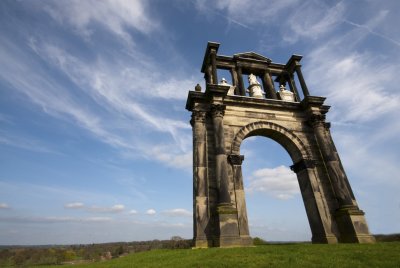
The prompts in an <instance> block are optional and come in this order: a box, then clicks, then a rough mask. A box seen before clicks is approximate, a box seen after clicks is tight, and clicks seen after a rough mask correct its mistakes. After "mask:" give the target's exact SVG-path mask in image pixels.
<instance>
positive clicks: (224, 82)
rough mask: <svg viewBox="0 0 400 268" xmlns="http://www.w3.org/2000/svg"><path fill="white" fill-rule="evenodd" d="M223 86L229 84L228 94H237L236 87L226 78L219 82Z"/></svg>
mask: <svg viewBox="0 0 400 268" xmlns="http://www.w3.org/2000/svg"><path fill="white" fill-rule="evenodd" d="M219 84H220V85H221V86H229V90H228V95H229V96H233V95H235V87H234V86H232V85H231V84H228V82H227V81H226V79H225V78H222V80H221V82H219Z"/></svg>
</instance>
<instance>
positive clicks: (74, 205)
mask: <svg viewBox="0 0 400 268" xmlns="http://www.w3.org/2000/svg"><path fill="white" fill-rule="evenodd" d="M84 206H85V205H84V204H83V203H81V202H74V203H68V204H65V205H64V207H65V208H70V209H80V208H83V207H84Z"/></svg>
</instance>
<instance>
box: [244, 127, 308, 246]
mask: <svg viewBox="0 0 400 268" xmlns="http://www.w3.org/2000/svg"><path fill="white" fill-rule="evenodd" d="M260 134H262V135H260ZM266 134H269V135H271V134H272V132H271V133H265V131H264V132H263V131H258V130H256V131H253V132H251V133H249V135H248V136H246V137H245V138H244V139H243V141H242V143H241V146H240V152H241V154H242V155H244V161H243V163H242V173H243V184H244V191H245V195H246V206H247V217H248V223H249V231H250V235H251V236H252V237H259V238H261V239H263V240H266V241H268V242H271V241H310V238H311V230H310V226H309V222H308V219H307V214H306V211H305V208H304V204H303V200H302V196H301V191H300V187H299V183H298V180H297V176H296V174H295V173H294V172H293V171H292V170H290V166H291V165H292V164H293V160H292V159H293V157H294V158H295V159H297V157H298V156H297V155H296V153H294V152H292V155H293V156H291V155H290V154H289V153H288V150H287V149H286V148H285V147H284V146H282V145H281V144H280V143H279V142H277V141H276V140H274V139H272V138H270V137H269V136H267V135H266ZM274 137H275V139H279V140H280V141H281V142H282V139H283V138H282V137H280V136H279V135H275V136H274Z"/></svg>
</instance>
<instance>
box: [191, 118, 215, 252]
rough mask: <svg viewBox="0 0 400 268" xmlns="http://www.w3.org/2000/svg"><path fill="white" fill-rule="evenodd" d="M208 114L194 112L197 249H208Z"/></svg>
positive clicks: (194, 215)
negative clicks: (206, 121)
mask: <svg viewBox="0 0 400 268" xmlns="http://www.w3.org/2000/svg"><path fill="white" fill-rule="evenodd" d="M205 119H206V112H203V111H193V113H192V120H191V122H190V123H191V124H192V128H193V199H194V200H193V204H194V206H193V234H194V242H195V247H208V246H209V245H211V242H210V243H209V241H208V240H209V239H208V238H207V236H208V225H209V221H210V215H209V208H208V178H207V131H206V125H205Z"/></svg>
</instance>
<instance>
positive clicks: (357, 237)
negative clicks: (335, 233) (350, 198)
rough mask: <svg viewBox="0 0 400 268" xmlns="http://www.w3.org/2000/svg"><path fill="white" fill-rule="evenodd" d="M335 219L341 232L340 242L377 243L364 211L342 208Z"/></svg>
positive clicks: (351, 207) (350, 207)
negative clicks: (369, 228)
mask: <svg viewBox="0 0 400 268" xmlns="http://www.w3.org/2000/svg"><path fill="white" fill-rule="evenodd" d="M335 218H336V224H337V226H338V229H339V231H340V237H339V242H342V243H375V237H374V236H372V235H371V234H370V232H369V230H368V225H367V222H366V220H365V217H364V212H363V211H362V210H359V209H358V208H357V207H355V206H348V207H342V208H340V209H338V210H337V211H336V213H335Z"/></svg>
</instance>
